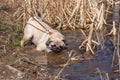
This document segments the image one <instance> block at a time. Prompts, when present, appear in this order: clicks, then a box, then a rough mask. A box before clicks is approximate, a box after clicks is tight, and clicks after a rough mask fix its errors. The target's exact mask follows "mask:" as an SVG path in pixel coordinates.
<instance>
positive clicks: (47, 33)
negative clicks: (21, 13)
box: [21, 17, 66, 53]
mask: <svg viewBox="0 0 120 80" xmlns="http://www.w3.org/2000/svg"><path fill="white" fill-rule="evenodd" d="M30 39H32V42H33V43H34V44H35V45H36V50H37V51H46V52H51V51H53V52H56V53H58V52H61V51H62V50H64V49H66V43H65V37H64V36H63V35H62V34H61V33H60V32H59V31H57V30H55V29H52V28H51V27H50V26H49V25H47V24H46V23H45V22H43V21H42V20H41V18H39V17H31V18H29V20H28V21H27V24H26V26H25V28H24V35H23V38H22V40H21V47H24V45H25V43H26V42H27V41H29V40H30Z"/></svg>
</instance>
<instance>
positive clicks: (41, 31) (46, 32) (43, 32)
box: [27, 23, 47, 33]
mask: <svg viewBox="0 0 120 80" xmlns="http://www.w3.org/2000/svg"><path fill="white" fill-rule="evenodd" d="M27 24H29V25H31V26H33V27H35V28H36V29H38V30H40V31H41V32H43V33H47V32H46V31H43V30H41V29H39V28H38V27H36V26H34V25H33V24H31V23H27Z"/></svg>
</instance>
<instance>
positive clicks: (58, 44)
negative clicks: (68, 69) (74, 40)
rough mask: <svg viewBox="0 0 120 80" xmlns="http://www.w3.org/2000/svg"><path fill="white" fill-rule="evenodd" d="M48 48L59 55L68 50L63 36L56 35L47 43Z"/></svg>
mask: <svg viewBox="0 0 120 80" xmlns="http://www.w3.org/2000/svg"><path fill="white" fill-rule="evenodd" d="M46 46H47V47H48V48H49V49H50V50H52V51H53V52H55V53H59V52H61V51H62V50H64V49H66V41H65V39H64V36H63V35H62V34H60V33H57V34H55V33H54V34H52V35H51V36H50V38H49V39H48V41H47V42H46Z"/></svg>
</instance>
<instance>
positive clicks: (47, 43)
mask: <svg viewBox="0 0 120 80" xmlns="http://www.w3.org/2000/svg"><path fill="white" fill-rule="evenodd" d="M51 42H52V41H51V40H50V38H49V39H48V41H47V42H46V45H47V46H49V44H50V43H51Z"/></svg>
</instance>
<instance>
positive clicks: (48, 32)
mask: <svg viewBox="0 0 120 80" xmlns="http://www.w3.org/2000/svg"><path fill="white" fill-rule="evenodd" d="M27 13H28V14H29V15H30V16H31V17H32V18H33V19H34V20H35V21H36V22H37V23H38V24H39V25H40V26H42V27H43V28H44V29H45V30H46V31H47V32H45V31H43V30H41V29H39V28H37V27H36V26H34V25H33V24H30V23H27V24H29V25H31V26H33V27H35V28H36V29H38V30H40V31H42V32H44V33H47V34H49V35H51V34H52V32H50V31H49V30H48V29H47V28H46V27H45V26H44V25H43V24H41V23H40V22H39V21H38V20H37V19H36V18H35V17H33V16H32V15H31V14H30V13H29V12H28V11H27Z"/></svg>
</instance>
